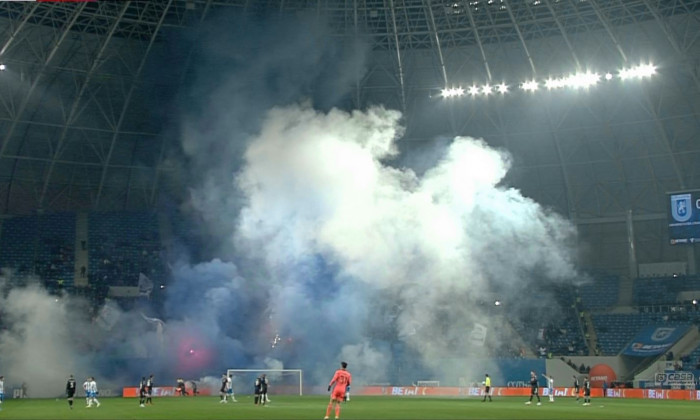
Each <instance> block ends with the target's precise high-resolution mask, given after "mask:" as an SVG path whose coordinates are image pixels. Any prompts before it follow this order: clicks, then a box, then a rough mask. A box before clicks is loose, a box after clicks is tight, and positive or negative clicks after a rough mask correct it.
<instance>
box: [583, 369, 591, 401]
mask: <svg viewBox="0 0 700 420" xmlns="http://www.w3.org/2000/svg"><path fill="white" fill-rule="evenodd" d="M583 405H591V378H589V377H588V376H586V377H585V378H584V379H583Z"/></svg>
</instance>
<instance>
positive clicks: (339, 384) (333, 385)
mask: <svg viewBox="0 0 700 420" xmlns="http://www.w3.org/2000/svg"><path fill="white" fill-rule="evenodd" d="M340 366H341V367H340V369H338V370H336V371H335V374H334V375H333V379H331V382H330V383H329V384H328V390H329V391H331V400H330V401H329V402H328V407H327V408H326V417H324V419H327V418H328V416H330V414H331V410H332V409H333V406H334V405H335V418H336V419H337V418H340V403H341V402H343V400H344V399H345V394H346V392H349V391H350V383H351V382H352V375H351V374H350V372H348V371H347V368H348V364H347V363H346V362H341V363H340Z"/></svg>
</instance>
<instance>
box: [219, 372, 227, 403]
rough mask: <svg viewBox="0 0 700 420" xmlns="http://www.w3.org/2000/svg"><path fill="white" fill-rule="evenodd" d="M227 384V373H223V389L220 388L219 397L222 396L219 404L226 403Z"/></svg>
mask: <svg viewBox="0 0 700 420" xmlns="http://www.w3.org/2000/svg"><path fill="white" fill-rule="evenodd" d="M226 384H228V378H227V377H226V374H223V375H221V389H219V397H220V398H221V400H220V401H219V404H225V403H226Z"/></svg>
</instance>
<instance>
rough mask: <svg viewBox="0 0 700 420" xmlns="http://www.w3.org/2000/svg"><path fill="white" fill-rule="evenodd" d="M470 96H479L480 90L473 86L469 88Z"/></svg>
mask: <svg viewBox="0 0 700 420" xmlns="http://www.w3.org/2000/svg"><path fill="white" fill-rule="evenodd" d="M469 94H470V95H472V96H476V95H478V94H479V88H478V87H477V86H476V85H472V86H470V87H469Z"/></svg>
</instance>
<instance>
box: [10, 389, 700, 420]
mask: <svg viewBox="0 0 700 420" xmlns="http://www.w3.org/2000/svg"><path fill="white" fill-rule="evenodd" d="M237 398H238V402H237V403H229V404H219V402H218V397H201V396H200V397H196V398H192V397H185V398H172V397H170V398H156V399H154V400H155V401H154V404H153V405H152V406H147V407H146V408H140V407H139V406H138V400H136V399H133V398H129V399H124V398H103V399H101V400H100V401H101V403H102V405H101V406H100V407H99V408H85V399H84V398H76V400H75V405H74V408H73V410H70V409H69V408H68V404H67V403H66V401H65V400H63V399H60V400H56V399H36V400H35V399H26V400H6V401H5V402H4V403H3V404H2V405H1V406H0V407H1V408H2V411H0V420H5V419H172V420H177V419H183V420H184V419H322V418H323V416H324V415H325V410H326V405H327V403H328V397H325V396H304V397H298V396H297V397H290V396H273V398H272V402H271V403H270V404H269V405H267V406H265V407H261V406H255V405H254V404H253V400H252V397H251V396H243V395H241V396H237ZM524 401H525V399H524V398H517V397H509V398H505V397H504V398H497V399H494V401H493V402H491V403H489V402H481V400H478V399H457V398H427V397H426V398H397V397H353V398H352V401H350V402H348V403H346V404H343V406H342V411H341V415H340V418H341V419H698V418H700V402H699V401H666V400H633V399H628V400H622V399H602V398H598V399H594V400H593V402H592V404H591V405H590V406H588V407H584V406H582V405H581V403H580V402H579V403H577V402H576V401H575V400H574V399H572V398H559V399H557V401H555V402H554V403H549V402H547V401H546V400H545V399H543V401H542V406H539V407H538V406H536V405H534V404H533V405H530V406H526V405H525V404H524ZM333 417H334V414H333V413H331V419H332V418H333Z"/></svg>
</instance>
